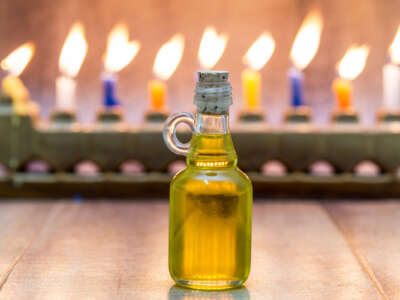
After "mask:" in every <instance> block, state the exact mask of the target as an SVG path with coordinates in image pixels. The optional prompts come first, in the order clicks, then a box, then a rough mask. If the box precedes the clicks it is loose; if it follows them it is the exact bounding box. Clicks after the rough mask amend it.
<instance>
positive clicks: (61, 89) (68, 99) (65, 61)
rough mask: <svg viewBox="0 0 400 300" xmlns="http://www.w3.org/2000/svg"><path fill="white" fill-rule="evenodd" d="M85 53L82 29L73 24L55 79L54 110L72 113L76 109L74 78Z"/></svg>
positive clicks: (62, 51) (85, 44)
mask: <svg viewBox="0 0 400 300" xmlns="http://www.w3.org/2000/svg"><path fill="white" fill-rule="evenodd" d="M86 53H87V42H86V39H85V32H84V28H83V26H82V25H81V24H80V23H75V24H74V25H73V26H72V27H71V30H70V32H69V34H68V36H67V38H66V40H65V42H64V45H63V47H62V50H61V54H60V59H59V69H60V73H61V75H60V76H59V77H57V79H56V110H57V111H67V112H72V113H73V112H74V111H75V109H76V104H75V92H76V81H75V79H74V78H75V76H76V75H77V74H78V72H79V70H80V68H81V66H82V63H83V60H84V59H85V56H86Z"/></svg>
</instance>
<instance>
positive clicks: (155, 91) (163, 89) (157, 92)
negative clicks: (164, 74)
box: [148, 80, 167, 111]
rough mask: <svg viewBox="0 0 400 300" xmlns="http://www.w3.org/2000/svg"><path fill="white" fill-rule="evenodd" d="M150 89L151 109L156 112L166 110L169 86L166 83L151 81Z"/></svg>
mask: <svg viewBox="0 0 400 300" xmlns="http://www.w3.org/2000/svg"><path fill="white" fill-rule="evenodd" d="M148 89H149V100H150V106H151V109H152V110H156V111H162V110H165V108H166V98H167V85H166V84H165V82H163V81H160V80H150V81H149V85H148Z"/></svg>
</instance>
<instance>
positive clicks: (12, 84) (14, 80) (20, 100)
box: [1, 43, 38, 114]
mask: <svg viewBox="0 0 400 300" xmlns="http://www.w3.org/2000/svg"><path fill="white" fill-rule="evenodd" d="M34 50H35V47H34V45H33V44H32V43H25V44H23V45H21V46H20V47H18V48H17V49H16V50H14V51H13V52H11V53H10V54H9V55H8V56H7V57H6V58H5V59H3V60H2V61H1V68H2V69H3V70H4V71H6V72H7V73H8V75H7V76H6V77H4V79H3V81H2V89H3V93H4V94H6V95H8V96H10V97H11V99H12V100H13V107H14V109H15V111H16V112H17V113H18V114H25V113H37V111H38V107H37V105H36V104H35V103H33V102H31V101H30V97H29V92H28V90H27V89H26V87H25V86H24V84H23V83H22V81H21V80H20V79H19V77H18V76H19V75H20V74H21V73H22V72H23V70H24V69H25V67H26V66H27V65H28V63H29V62H30V60H31V59H32V56H33V53H34Z"/></svg>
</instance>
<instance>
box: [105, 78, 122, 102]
mask: <svg viewBox="0 0 400 300" xmlns="http://www.w3.org/2000/svg"><path fill="white" fill-rule="evenodd" d="M102 80H103V95H104V98H103V103H104V107H105V108H106V109H110V108H115V107H117V106H119V105H120V102H119V101H118V99H117V98H116V96H115V94H116V93H115V88H116V82H117V77H116V75H115V74H114V73H109V72H105V73H103V76H102Z"/></svg>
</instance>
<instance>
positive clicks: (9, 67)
mask: <svg viewBox="0 0 400 300" xmlns="http://www.w3.org/2000/svg"><path fill="white" fill-rule="evenodd" d="M34 51H35V46H34V45H33V44H32V43H25V44H23V45H21V46H19V47H18V48H17V49H15V50H14V51H13V52H11V53H10V54H9V55H8V56H7V57H6V58H5V59H3V60H2V61H1V68H2V69H3V70H4V71H7V72H9V73H10V74H12V75H14V76H19V75H20V74H21V73H22V71H23V70H24V69H25V67H26V66H27V65H28V63H29V62H30V60H31V59H32V56H33V52H34Z"/></svg>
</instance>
